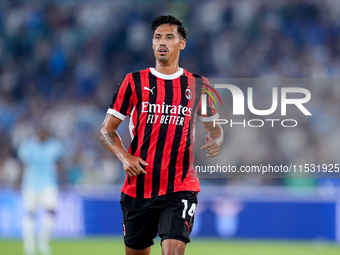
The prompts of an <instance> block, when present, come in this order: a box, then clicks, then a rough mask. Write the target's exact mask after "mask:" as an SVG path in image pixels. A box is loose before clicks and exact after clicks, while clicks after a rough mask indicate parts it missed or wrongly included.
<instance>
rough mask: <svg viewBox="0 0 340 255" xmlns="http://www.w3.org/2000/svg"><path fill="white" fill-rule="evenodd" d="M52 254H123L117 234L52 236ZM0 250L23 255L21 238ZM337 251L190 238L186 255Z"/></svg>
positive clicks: (313, 245)
mask: <svg viewBox="0 0 340 255" xmlns="http://www.w3.org/2000/svg"><path fill="white" fill-rule="evenodd" d="M52 249H53V255H119V254H123V255H124V245H123V241H122V239H119V238H105V239H104V238H89V239H82V240H63V241H61V240H54V241H53V242H52ZM0 253H1V254H3V255H22V244H21V242H20V241H9V240H0ZM151 254H152V255H159V254H161V249H160V245H159V240H156V241H155V245H154V246H153V247H152V251H151ZM220 254H221V255H224V254H232V255H273V254H275V255H287V254H288V255H321V254H322V255H333V254H334V255H339V254H340V246H338V245H336V244H334V243H327V242H320V241H318V242H277V241H275V242H274V241H243V240H239V241H226V240H217V239H193V241H192V242H191V243H190V244H188V245H187V248H186V255H220Z"/></svg>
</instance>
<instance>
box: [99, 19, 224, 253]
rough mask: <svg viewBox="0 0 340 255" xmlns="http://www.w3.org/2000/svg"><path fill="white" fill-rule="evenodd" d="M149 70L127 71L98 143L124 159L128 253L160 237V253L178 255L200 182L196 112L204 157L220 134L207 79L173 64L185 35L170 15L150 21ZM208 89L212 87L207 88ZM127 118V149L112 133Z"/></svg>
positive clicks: (215, 148)
mask: <svg viewBox="0 0 340 255" xmlns="http://www.w3.org/2000/svg"><path fill="white" fill-rule="evenodd" d="M151 27H152V29H153V39H152V48H153V51H154V55H155V58H156V66H155V68H147V69H145V70H142V71H139V72H135V73H130V74H128V75H126V76H125V78H124V79H123V80H122V81H121V83H120V84H119V86H118V88H117V90H116V92H115V94H114V96H113V99H112V103H111V105H110V106H109V109H108V111H107V114H106V117H105V120H104V123H103V125H102V129H101V132H100V139H101V141H102V143H103V144H104V145H105V146H106V147H107V148H108V149H109V150H110V151H111V152H113V153H114V154H115V155H116V156H117V157H118V158H119V159H120V161H121V162H122V164H123V168H124V171H125V172H126V174H127V175H126V179H125V183H124V186H123V188H122V194H121V207H122V211H123V232H124V242H125V250H126V254H127V255H131V254H142V255H144V254H150V248H151V245H153V239H154V238H155V237H156V236H157V234H158V235H159V236H160V238H161V245H162V254H163V255H169V254H184V251H185V245H186V243H188V242H189V241H190V233H191V231H192V227H193V223H194V213H195V208H196V204H197V193H198V192H199V190H200V187H199V181H198V178H197V175H196V174H195V171H194V167H193V144H194V123H195V118H196V115H198V116H199V118H200V119H201V121H203V124H204V127H205V129H206V131H207V133H208V135H207V136H206V139H205V145H204V146H202V148H201V149H205V150H206V151H207V156H208V157H213V156H216V155H218V154H219V152H220V146H221V143H222V140H223V131H222V129H221V127H220V126H219V125H213V120H214V119H217V118H218V114H217V111H216V110H215V108H214V106H213V103H212V102H213V100H212V99H211V97H206V98H208V100H205V101H203V100H202V98H205V97H203V96H202V94H203V95H204V94H205V93H206V91H209V90H210V88H211V87H210V85H209V84H208V80H207V79H206V78H204V77H202V76H199V75H197V74H193V73H189V72H188V71H186V70H184V69H182V68H180V67H179V55H180V51H181V50H183V49H184V48H185V45H186V38H187V30H186V28H184V27H183V26H182V22H181V21H179V20H178V19H176V18H174V17H173V16H159V17H157V18H156V19H155V20H154V21H153V22H152V26H151ZM210 91H211V90H210ZM126 116H129V117H130V125H129V131H130V134H131V138H132V141H131V145H130V148H129V151H127V150H126V149H125V148H124V146H123V144H122V141H121V139H120V136H119V135H118V133H117V131H116V130H117V128H118V126H119V125H120V123H121V122H122V121H123V120H124V119H125V117H126Z"/></svg>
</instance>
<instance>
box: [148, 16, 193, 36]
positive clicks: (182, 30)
mask: <svg viewBox="0 0 340 255" xmlns="http://www.w3.org/2000/svg"><path fill="white" fill-rule="evenodd" d="M163 24H170V25H176V26H177V31H178V33H179V34H180V35H181V36H182V38H183V39H187V36H188V29H187V28H186V27H183V24H182V21H180V20H179V19H177V18H175V17H174V16H171V15H167V16H163V15H162V16H158V17H157V18H155V19H154V20H153V21H152V22H151V28H152V31H153V32H155V30H156V29H157V28H158V27H159V26H160V25H163Z"/></svg>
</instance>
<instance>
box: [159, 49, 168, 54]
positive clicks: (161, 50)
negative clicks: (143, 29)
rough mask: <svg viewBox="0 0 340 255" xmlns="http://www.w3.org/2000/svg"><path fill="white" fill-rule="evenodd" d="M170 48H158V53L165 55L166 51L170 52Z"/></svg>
mask: <svg viewBox="0 0 340 255" xmlns="http://www.w3.org/2000/svg"><path fill="white" fill-rule="evenodd" d="M168 51H169V50H168V49H167V48H159V49H158V53H159V54H161V55H165V54H166V53H168Z"/></svg>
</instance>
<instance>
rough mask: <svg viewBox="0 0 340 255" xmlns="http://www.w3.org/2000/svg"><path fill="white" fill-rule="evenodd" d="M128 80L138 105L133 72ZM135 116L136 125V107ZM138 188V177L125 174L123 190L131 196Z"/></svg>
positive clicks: (134, 103) (134, 102)
mask: <svg viewBox="0 0 340 255" xmlns="http://www.w3.org/2000/svg"><path fill="white" fill-rule="evenodd" d="M127 78H128V80H129V81H130V84H131V88H132V92H133V94H132V95H133V97H134V100H133V105H136V102H137V100H138V97H137V94H136V86H135V83H134V80H133V79H132V74H128V75H127ZM132 114H133V116H130V118H131V120H132V122H133V125H134V127H135V126H136V123H137V111H136V109H135V110H134V111H133V113H132ZM133 135H134V136H135V135H136V132H134V130H133ZM129 153H131V146H130V147H129ZM136 188H137V177H136V176H131V177H129V176H128V175H127V174H126V176H125V181H124V185H123V187H122V190H121V191H122V192H123V193H125V194H127V195H129V196H136Z"/></svg>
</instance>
